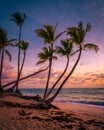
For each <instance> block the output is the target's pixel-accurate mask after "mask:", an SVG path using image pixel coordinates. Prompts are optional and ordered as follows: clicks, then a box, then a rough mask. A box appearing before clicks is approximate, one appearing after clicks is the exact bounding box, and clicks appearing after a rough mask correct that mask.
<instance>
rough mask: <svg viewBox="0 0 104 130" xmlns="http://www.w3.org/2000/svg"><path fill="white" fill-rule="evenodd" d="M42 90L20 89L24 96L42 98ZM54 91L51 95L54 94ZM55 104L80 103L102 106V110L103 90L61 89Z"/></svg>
mask: <svg viewBox="0 0 104 130" xmlns="http://www.w3.org/2000/svg"><path fill="white" fill-rule="evenodd" d="M44 90H45V89H44V88H22V89H21V92H22V93H23V94H24V95H32V96H35V95H37V94H39V95H40V96H43V94H44ZM56 90H57V89H55V90H54V91H53V92H52V94H54V93H55V92H56ZM55 101H56V102H66V103H80V104H87V105H95V106H102V107H103V108H104V88H63V89H62V90H61V91H60V93H59V95H58V96H57V98H56V99H55Z"/></svg>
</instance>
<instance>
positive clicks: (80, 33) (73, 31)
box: [46, 22, 99, 103]
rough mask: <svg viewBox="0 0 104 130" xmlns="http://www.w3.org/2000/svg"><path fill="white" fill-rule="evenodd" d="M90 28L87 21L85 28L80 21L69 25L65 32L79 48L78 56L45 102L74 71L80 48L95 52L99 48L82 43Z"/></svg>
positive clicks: (79, 55)
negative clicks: (74, 25) (76, 24)
mask: <svg viewBox="0 0 104 130" xmlns="http://www.w3.org/2000/svg"><path fill="white" fill-rule="evenodd" d="M90 30H91V25H90V24H89V23H87V25H86V28H85V29H84V28H83V23H82V22H80V23H79V24H78V27H70V28H68V30H67V34H68V35H69V36H70V39H71V40H72V41H73V43H75V44H76V45H77V46H78V48H79V54H78V58H77V60H76V62H75V64H74V66H73V67H72V70H71V71H70V72H69V74H68V75H67V76H66V78H65V79H64V81H63V82H62V84H61V85H60V87H59V88H58V90H57V91H56V93H55V94H54V95H53V96H52V97H51V98H49V99H48V100H47V101H46V102H47V103H51V102H52V101H53V100H54V99H55V98H56V97H57V95H58V94H59V92H60V90H61V89H62V87H63V85H64V84H65V83H66V81H67V80H68V79H69V78H70V76H71V75H72V73H73V72H74V70H75V68H76V66H77V64H78V62H79V60H80V58H81V54H82V50H83V48H85V49H92V50H94V51H95V52H97V51H98V50H99V47H98V46H97V45H95V44H92V43H87V44H84V40H85V36H86V33H87V32H89V31H90Z"/></svg>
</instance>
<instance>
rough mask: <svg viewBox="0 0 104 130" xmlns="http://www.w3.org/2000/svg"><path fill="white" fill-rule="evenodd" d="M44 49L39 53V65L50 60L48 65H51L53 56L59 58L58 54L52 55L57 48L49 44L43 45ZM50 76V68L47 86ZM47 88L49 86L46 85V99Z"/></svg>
mask: <svg viewBox="0 0 104 130" xmlns="http://www.w3.org/2000/svg"><path fill="white" fill-rule="evenodd" d="M42 50H43V51H42V52H40V53H39V54H38V58H39V61H38V62H37V65H38V64H43V63H45V62H47V61H48V62H49V65H48V66H50V64H51V58H52V59H57V57H56V56H53V55H52V53H53V52H54V51H55V50H52V48H51V47H50V46H48V47H43V49H42ZM49 76H50V69H49V71H48V78H47V83H46V86H47V84H48V83H49ZM47 89H48V88H47V87H46V89H45V92H44V96H43V100H44V99H45V96H46V92H47Z"/></svg>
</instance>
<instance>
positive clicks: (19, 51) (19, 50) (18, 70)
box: [16, 26, 22, 90]
mask: <svg viewBox="0 0 104 130" xmlns="http://www.w3.org/2000/svg"><path fill="white" fill-rule="evenodd" d="M21 30H22V26H20V28H19V40H18V42H19V48H18V69H17V72H18V76H17V84H16V90H18V85H19V77H20V76H19V75H20V74H19V73H20V53H21V49H20V41H21Z"/></svg>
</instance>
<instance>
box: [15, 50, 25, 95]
mask: <svg viewBox="0 0 104 130" xmlns="http://www.w3.org/2000/svg"><path fill="white" fill-rule="evenodd" d="M25 58H26V52H24V57H23V61H22V65H21V68H20V71H19V75H18V79H17V82H16V84H15V85H14V86H13V88H14V87H15V86H16V85H17V84H18V82H19V79H20V76H21V73H22V70H23V66H24V63H25ZM16 92H19V93H20V91H19V90H18V89H16Z"/></svg>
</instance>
